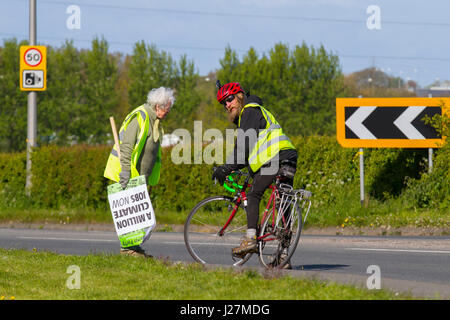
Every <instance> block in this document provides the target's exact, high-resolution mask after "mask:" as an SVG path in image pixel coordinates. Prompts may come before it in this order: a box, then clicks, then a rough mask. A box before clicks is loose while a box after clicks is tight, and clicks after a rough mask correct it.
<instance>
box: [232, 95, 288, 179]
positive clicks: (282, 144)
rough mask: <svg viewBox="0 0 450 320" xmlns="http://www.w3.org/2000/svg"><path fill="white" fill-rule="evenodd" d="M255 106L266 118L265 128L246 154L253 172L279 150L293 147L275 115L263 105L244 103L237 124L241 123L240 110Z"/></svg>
mask: <svg viewBox="0 0 450 320" xmlns="http://www.w3.org/2000/svg"><path fill="white" fill-rule="evenodd" d="M249 107H254V108H255V107H256V108H260V109H261V111H262V114H263V116H264V118H265V119H266V128H265V129H264V130H261V131H260V132H259V133H258V137H257V140H256V143H255V144H254V146H253V147H252V148H251V151H250V153H249V156H248V163H249V165H250V168H251V169H252V171H253V172H256V171H258V170H259V169H260V168H261V167H262V166H263V165H265V164H266V163H268V162H269V161H270V160H272V158H273V157H275V156H276V155H278V153H279V152H280V150H285V149H294V150H295V147H294V145H293V144H292V142H291V140H289V138H288V137H287V136H286V135H285V134H284V133H283V129H282V128H281V126H280V124H279V123H278V122H277V120H275V117H274V116H273V115H272V114H271V113H270V112H269V111H267V109H265V108H264V107H262V106H260V105H259V104H256V103H249V104H247V105H245V106H244V107H243V108H242V110H241V113H240V115H239V122H238V126H240V124H241V116H242V112H244V110H245V108H249Z"/></svg>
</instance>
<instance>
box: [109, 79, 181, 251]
mask: <svg viewBox="0 0 450 320" xmlns="http://www.w3.org/2000/svg"><path fill="white" fill-rule="evenodd" d="M174 102H175V98H174V92H173V90H172V89H170V88H164V87H160V88H157V89H152V90H151V91H150V92H149V93H148V96H147V102H146V103H145V104H143V105H142V106H140V107H137V108H136V109H134V110H133V111H131V112H130V113H129V114H128V115H127V116H126V117H125V120H124V121H123V123H122V126H121V127H120V130H119V145H120V159H119V156H118V155H119V154H118V152H117V150H116V146H114V147H113V150H112V151H111V154H110V156H109V158H108V163H107V164H106V169H105V173H104V176H105V177H106V178H108V179H111V180H113V181H116V182H120V184H121V186H122V188H124V189H125V188H126V187H127V185H128V182H129V180H130V178H134V177H137V176H140V175H145V178H146V181H147V183H148V186H150V187H152V186H155V185H156V184H157V183H158V181H159V173H160V168H161V139H162V136H163V134H164V133H163V130H162V127H161V125H160V121H161V120H162V119H164V118H165V117H166V116H167V114H168V113H169V111H170V109H171V107H172V105H173V103H174ZM146 238H148V236H146V237H145V239H146ZM145 239H144V241H145ZM121 253H125V254H130V255H144V256H146V255H145V252H144V250H143V249H142V248H141V247H140V246H136V247H129V248H122V250H121Z"/></svg>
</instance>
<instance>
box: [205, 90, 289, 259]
mask: <svg viewBox="0 0 450 320" xmlns="http://www.w3.org/2000/svg"><path fill="white" fill-rule="evenodd" d="M217 87H218V88H219V91H218V92H217V101H219V102H220V103H221V104H222V105H223V106H224V107H225V109H226V111H227V114H228V119H229V121H230V122H231V123H234V124H235V125H237V128H238V130H237V131H238V134H237V137H236V142H235V145H234V149H233V152H232V153H231V154H230V155H228V157H227V160H226V162H225V164H224V165H222V166H220V167H218V168H216V170H215V171H214V173H213V179H217V180H218V181H219V183H220V184H221V185H222V184H223V183H224V182H225V179H226V177H227V176H228V175H229V174H230V173H231V172H232V171H235V170H238V169H242V168H244V167H246V166H248V167H249V172H250V174H251V175H252V176H253V183H252V187H251V190H250V192H249V193H248V195H247V200H248V206H247V232H246V236H245V237H244V239H243V240H242V242H241V244H240V246H239V247H236V248H233V252H232V253H233V255H235V256H237V257H243V256H245V255H246V254H247V253H251V252H257V251H258V248H257V241H256V229H257V225H258V220H259V204H260V201H261V198H262V196H263V194H264V192H265V190H266V189H267V188H268V187H269V186H270V185H271V184H272V183H273V181H274V179H275V178H276V177H277V176H278V175H280V174H281V175H283V176H285V177H286V178H287V179H286V183H287V184H289V185H291V186H292V185H293V181H294V175H295V171H296V167H297V151H296V149H295V147H294V145H293V144H292V142H291V141H290V140H289V138H288V137H287V136H286V135H285V134H284V133H283V130H282V128H281V126H280V124H279V123H278V122H277V121H276V119H275V117H274V116H273V115H272V114H271V113H270V112H269V111H268V110H267V109H266V108H264V107H263V106H262V104H263V103H262V100H261V98H260V97H258V96H255V95H250V94H246V93H245V91H244V90H243V88H242V87H241V85H240V84H239V83H237V82H231V83H227V84H225V85H224V86H221V85H220V82H219V81H217Z"/></svg>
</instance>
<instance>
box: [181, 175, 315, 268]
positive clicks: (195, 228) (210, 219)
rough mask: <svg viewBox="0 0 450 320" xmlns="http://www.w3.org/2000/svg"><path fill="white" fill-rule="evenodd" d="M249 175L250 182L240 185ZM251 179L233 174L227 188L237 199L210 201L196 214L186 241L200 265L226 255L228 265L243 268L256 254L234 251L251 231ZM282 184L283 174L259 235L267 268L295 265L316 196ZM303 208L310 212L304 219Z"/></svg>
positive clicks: (213, 198)
mask: <svg viewBox="0 0 450 320" xmlns="http://www.w3.org/2000/svg"><path fill="white" fill-rule="evenodd" d="M243 177H244V178H245V180H244V182H243V183H241V184H240V183H239V181H240V180H242V178H243ZM249 180H250V175H249V174H248V173H245V172H243V171H240V170H239V171H235V172H233V173H232V174H230V175H229V176H228V177H227V179H226V182H225V183H224V185H223V187H224V188H225V189H226V190H227V191H229V192H231V193H233V194H234V195H233V196H226V195H216V196H211V197H207V198H205V199H203V200H201V201H200V202H199V203H198V204H197V205H196V206H195V207H194V208H193V209H192V210H191V212H190V213H189V215H188V217H187V219H186V222H185V225H184V241H185V244H186V248H187V250H188V252H189V253H190V255H191V256H192V258H194V260H195V261H197V262H200V263H202V264H205V265H206V264H216V263H219V260H220V259H221V258H222V257H223V256H224V255H225V256H227V257H229V258H227V261H226V264H231V265H233V266H241V265H243V264H244V263H246V262H247V261H248V260H249V259H250V257H251V256H252V255H253V254H252V253H248V254H246V255H245V256H243V257H236V256H233V254H232V248H234V247H237V246H239V244H240V241H241V239H242V237H243V236H244V235H245V232H246V230H247V214H246V207H247V194H246V190H247V188H249V187H251V184H249ZM282 181H283V177H282V176H277V177H276V180H275V182H274V183H272V184H271V185H270V186H269V188H270V189H271V194H270V197H269V199H268V202H267V205H266V207H265V210H264V212H263V214H262V219H260V223H259V226H258V229H259V230H258V231H257V243H258V255H259V260H260V263H261V264H262V265H263V266H264V267H266V268H283V267H284V266H285V265H286V264H287V263H288V262H289V261H290V258H291V257H292V255H293V254H294V252H295V249H296V248H297V244H298V242H299V240H300V234H301V231H302V228H303V225H304V223H305V222H306V218H307V216H308V213H309V209H310V208H311V200H310V198H311V195H312V194H311V192H309V191H307V190H303V189H297V190H295V189H293V188H292V187H291V186H290V185H288V184H285V183H282ZM303 210H306V211H305V217H304V220H302V211H303ZM220 263H221V264H223V261H222V262H220Z"/></svg>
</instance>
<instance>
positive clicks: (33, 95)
mask: <svg viewBox="0 0 450 320" xmlns="http://www.w3.org/2000/svg"><path fill="white" fill-rule="evenodd" d="M29 32H30V43H29V44H30V46H34V45H36V0H30V29H29ZM21 59H22V57H21ZM27 121H28V124H27V177H26V186H25V189H26V193H27V194H28V195H29V194H30V191H31V152H32V148H34V147H35V146H36V136H37V92H36V91H30V92H29V93H28V120H27Z"/></svg>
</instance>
